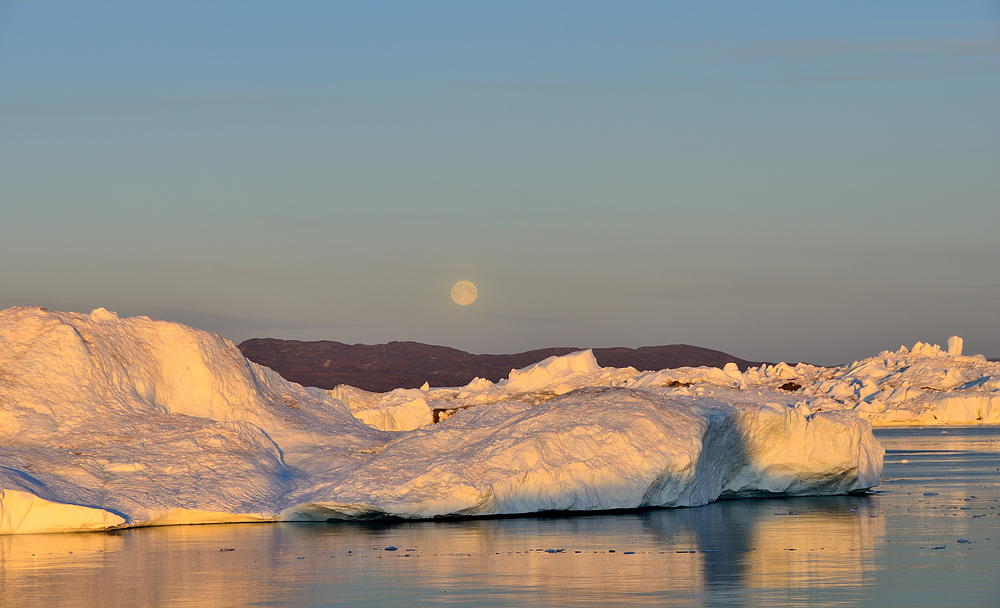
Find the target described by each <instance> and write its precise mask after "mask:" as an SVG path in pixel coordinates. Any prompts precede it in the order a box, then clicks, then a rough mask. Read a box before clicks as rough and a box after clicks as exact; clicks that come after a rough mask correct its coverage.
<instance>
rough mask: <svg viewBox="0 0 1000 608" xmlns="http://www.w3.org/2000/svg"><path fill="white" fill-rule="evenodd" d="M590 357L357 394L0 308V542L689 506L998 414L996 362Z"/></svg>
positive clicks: (845, 479)
mask: <svg viewBox="0 0 1000 608" xmlns="http://www.w3.org/2000/svg"><path fill="white" fill-rule="evenodd" d="M961 350H962V346H961V341H960V340H958V339H953V340H951V341H950V343H949V345H948V348H947V349H946V350H943V349H941V348H940V347H938V346H932V345H926V344H920V343H918V344H917V345H915V346H914V347H913V348H912V349H907V348H901V349H900V350H898V351H895V352H890V351H887V352H883V353H881V354H879V355H877V356H875V357H872V358H870V359H866V360H864V361H859V362H856V363H853V364H851V365H846V366H843V367H838V368H823V367H815V366H810V365H802V364H800V365H797V366H794V367H792V366H788V365H785V364H779V365H774V366H762V367H758V368H751V369H749V370H747V371H746V372H740V370H739V369H737V368H736V366H735V365H729V366H727V367H726V368H725V369H721V370H720V369H716V368H680V369H672V370H662V371H657V372H638V371H636V370H635V369H632V368H624V369H618V368H602V367H600V366H599V365H598V364H597V361H596V360H595V359H594V356H593V354H592V353H591V352H590V351H581V352H577V353H573V354H570V355H567V356H564V357H552V358H549V359H546V360H544V361H541V362H538V363H536V364H534V365H531V366H528V367H526V368H523V369H520V370H512V371H511V374H510V376H509V377H508V378H507V379H505V380H502V381H500V382H496V383H494V382H490V381H488V380H483V379H476V380H474V381H472V382H470V383H469V384H468V385H466V386H463V387H451V388H437V387H435V388H431V387H429V386H427V385H426V384H425V385H424V386H423V387H422V388H420V389H398V390H395V391H391V392H389V393H371V392H367V391H363V390H361V389H357V388H354V387H349V386H340V387H337V388H336V389H334V390H330V391H326V390H321V389H316V388H304V387H301V386H299V385H297V384H293V383H290V382H287V381H286V380H284V379H283V378H281V377H280V376H279V375H278V374H276V373H275V372H273V371H271V370H270V369H268V368H264V367H261V366H259V365H256V364H254V363H252V362H250V361H247V360H246V359H245V358H244V357H243V356H242V354H241V353H240V352H239V350H238V349H237V348H236V347H235V346H234V345H233V344H232V343H231V342H229V341H227V340H224V339H222V338H220V337H218V336H216V335H214V334H209V333H206V332H203V331H199V330H196V329H192V328H189V327H186V326H183V325H179V324H175V323H167V322H162V321H154V320H151V319H149V318H146V317H133V318H126V319H121V318H119V317H118V316H117V315H115V314H114V313H112V312H108V311H106V310H104V309H97V310H95V311H94V312H92V313H91V314H89V315H81V314H76V313H60V312H52V311H48V310H45V309H41V308H33V307H32V308H13V309H8V310H5V311H0V533H30V532H54V531H70V530H100V529H108V528H114V527H123V526H139V525H167V524H183V523H208V522H236V521H275V520H297V521H303V520H309V521H329V520H340V519H366V518H377V517H402V518H429V517H438V516H476V515H494V514H515V513H533V512H539V511H547V510H565V511H585V510H606V509H628V508H641V507H655V506H666V507H669V506H697V505H703V504H706V503H708V502H711V501H714V500H716V499H718V498H720V497H725V496H755V495H773V494H786V495H787V494H797V495H803V494H811V495H819V494H841V493H848V492H857V491H864V490H865V489H867V488H871V487H873V486H875V485H877V484H878V479H879V476H880V474H881V470H882V458H883V454H884V451H883V449H882V447H881V446H880V445H879V443H878V442H877V441H876V440H875V438H874V437H873V435H872V431H871V429H872V424H928V423H931V424H944V423H956V422H974V421H975V422H983V423H996V422H1000V400H998V399H1000V365H998V364H996V363H992V362H989V361H986V360H985V359H984V358H983V357H981V356H974V357H968V356H963V355H962V354H961Z"/></svg>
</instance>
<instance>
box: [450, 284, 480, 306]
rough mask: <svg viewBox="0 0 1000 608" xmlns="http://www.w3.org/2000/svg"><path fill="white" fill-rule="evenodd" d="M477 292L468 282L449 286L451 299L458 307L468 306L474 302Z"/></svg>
mask: <svg viewBox="0 0 1000 608" xmlns="http://www.w3.org/2000/svg"><path fill="white" fill-rule="evenodd" d="M478 296H479V290H477V289H476V286H475V285H473V284H472V283H470V282H469V281H459V282H458V283H455V284H454V285H452V286H451V299H452V300H455V304H458V305H459V306H468V305H469V304H472V303H473V302H475V301H476V298H477V297H478Z"/></svg>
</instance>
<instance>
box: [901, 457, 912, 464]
mask: <svg viewBox="0 0 1000 608" xmlns="http://www.w3.org/2000/svg"><path fill="white" fill-rule="evenodd" d="M900 462H901V463H903V464H906V463H908V462H910V461H909V460H907V459H905V458H904V459H902V460H900Z"/></svg>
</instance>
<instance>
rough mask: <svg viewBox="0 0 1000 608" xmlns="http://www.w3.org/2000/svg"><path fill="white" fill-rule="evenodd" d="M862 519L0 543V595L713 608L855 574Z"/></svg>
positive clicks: (723, 513) (495, 523)
mask: <svg viewBox="0 0 1000 608" xmlns="http://www.w3.org/2000/svg"><path fill="white" fill-rule="evenodd" d="M851 509H854V510H855V512H851ZM789 512H791V513H794V515H788V513H789ZM781 513H784V515H781ZM878 515H879V514H878V512H877V505H876V502H875V501H872V500H871V499H869V498H866V497H835V498H824V499H811V498H795V499H785V500H740V501H722V502H719V503H715V504H712V505H709V506H707V507H703V508H698V509H671V510H655V511H647V512H639V513H623V514H617V515H593V516H577V517H525V518H506V519H472V520H457V521H450V522H395V523H385V522H382V523H379V522H369V523H352V524H336V525H333V524H319V525H316V524H313V525H307V524H281V525H274V526H253V525H248V526H194V527H191V526H185V527H169V528H144V529H131V530H122V531H119V532H116V533H113V534H102V535H86V534H71V535H46V536H42V537H38V536H34V537H30V536H7V537H3V538H0V553H2V559H0V563H2V565H3V568H2V570H0V588H2V589H3V590H4V593H5V596H8V595H7V594H10V595H9V596H8V597H24V598H26V599H27V598H33V599H34V600H37V601H33V602H31V603H35V604H36V605H42V604H47V605H52V606H59V605H68V604H69V603H78V604H83V605H87V604H88V602H89V603H90V604H91V605H97V604H100V603H105V604H106V603H108V602H109V601H113V602H117V605H155V604H160V605H173V606H209V605H211V606H230V605H246V604H248V603H251V602H264V603H266V602H268V601H277V600H278V599H279V598H282V597H287V594H288V593H289V590H295V593H296V594H299V596H300V597H302V598H305V599H309V598H314V599H315V598H320V597H327V598H330V597H337V598H340V599H341V600H343V601H348V600H351V598H354V599H355V600H356V601H357V602H359V603H360V602H361V600H362V599H364V598H369V599H372V598H374V599H375V600H378V599H381V600H386V601H388V600H391V599H399V598H402V597H409V598H413V597H420V596H421V595H423V594H426V595H428V596H435V597H448V596H449V594H451V596H452V597H456V596H458V597H464V598H466V599H467V600H468V599H470V596H469V595H468V594H469V593H471V591H470V590H475V596H474V597H475V598H478V599H481V600H482V601H483V603H485V604H487V605H489V604H491V603H492V604H493V605H509V604H510V602H511V600H512V599H513V598H519V597H522V598H523V597H531V598H532V601H533V602H535V603H536V604H542V603H545V601H549V602H550V603H552V604H558V603H560V602H564V603H565V602H568V601H569V600H572V601H571V602H569V603H574V602H576V603H590V602H599V601H600V600H601V599H602V598H609V597H619V598H625V597H627V598H628V601H629V603H632V604H636V605H638V604H655V605H663V604H668V605H669V604H671V603H676V605H684V604H685V602H687V603H688V605H691V604H695V605H697V604H698V603H699V602H700V601H702V600H701V599H698V598H702V599H704V598H706V597H707V598H713V597H714V599H713V600H712V601H710V602H708V603H709V604H720V603H726V601H725V600H726V598H725V595H726V594H727V593H730V592H731V591H733V590H736V589H738V590H742V591H741V592H742V593H747V592H749V593H751V594H752V593H753V590H754V589H755V588H756V589H774V588H776V587H778V588H789V589H795V588H803V589H804V588H811V589H814V590H815V589H816V588H820V587H824V586H832V587H837V586H842V585H844V584H845V582H847V581H853V580H857V579H858V577H859V576H861V575H863V573H864V572H865V571H867V570H870V569H872V568H874V564H873V559H872V551H871V550H872V548H873V547H874V546H875V543H876V539H877V538H878V537H880V536H882V535H883V533H884V530H883V526H884V523H883V519H882V518H881V517H879V516H878ZM386 547H396V550H395V551H386V550H385V549H386ZM229 548H232V549H234V550H233V551H232V552H225V551H221V550H222V549H229ZM789 549H794V551H790V550H789ZM611 551H613V553H612V552H611ZM300 556H301V557H303V558H304V559H301V560H300V559H297V558H298V557H300ZM66 589H73V590H74V593H73V595H72V597H73V602H69V601H68V599H67V598H66V597H65V590H66ZM713 594H715V595H713ZM720 594H721V595H720ZM706 601H707V600H706ZM305 603H308V602H305Z"/></svg>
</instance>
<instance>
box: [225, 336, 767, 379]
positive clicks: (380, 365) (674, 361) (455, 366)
mask: <svg viewBox="0 0 1000 608" xmlns="http://www.w3.org/2000/svg"><path fill="white" fill-rule="evenodd" d="M239 348H240V350H241V351H243V355H244V356H245V357H246V358H247V359H250V360H251V361H253V362H255V363H259V364H261V365H265V366H267V367H270V368H271V369H273V370H274V371H276V372H278V373H279V374H281V375H282V376H283V377H285V378H286V379H288V380H291V381H292V382H298V383H299V384H302V385H304V386H318V387H320V388H334V387H335V386H337V385H338V384H349V385H351V386H356V387H358V388H363V389H365V390H369V391H376V392H386V391H391V390H392V389H395V388H417V387H419V386H421V385H422V384H423V383H424V382H427V383H429V384H430V385H431V386H463V385H465V384H468V383H469V382H470V381H472V379H473V378H475V377H477V376H478V377H480V378H486V379H488V380H492V381H494V382H496V381H497V380H500V379H501V378H506V377H507V376H508V375H509V374H510V370H511V369H517V368H521V367H525V366H527V365H531V364H532V363H537V362H538V361H541V360H542V359H545V358H546V357H551V356H552V355H565V354H567V353H571V352H574V351H577V350H580V349H578V348H568V347H567V348H544V349H540V350H532V351H528V352H524V353H517V354H513V355H473V354H470V353H467V352H465V351H461V350H458V349H455V348H448V347H446V346H431V345H428V344H421V343H419V342H390V343H388V344H354V345H350V344H343V343H341V342H330V341H319V342H300V341H298V340H277V339H274V338H254V339H251V340H247V341H245V342H243V343H242V344H240V345H239ZM594 356H595V357H596V358H597V362H598V363H599V364H600V365H601V366H603V367H629V366H631V367H634V368H636V369H638V370H640V371H644V370H661V369H667V368H672V367H684V366H699V365H707V366H713V367H722V366H724V365H725V364H726V363H729V362H730V361H732V362H734V363H736V364H737V365H738V366H739V367H740V369H742V370H745V369H746V368H747V367H750V366H753V365H758V363H754V362H751V361H744V360H743V359H738V358H736V357H733V356H732V355H727V354H726V353H724V352H720V351H717V350H710V349H707V348H699V347H697V346H688V345H687V344H670V345H668V346H643V347H641V348H595V349H594Z"/></svg>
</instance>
